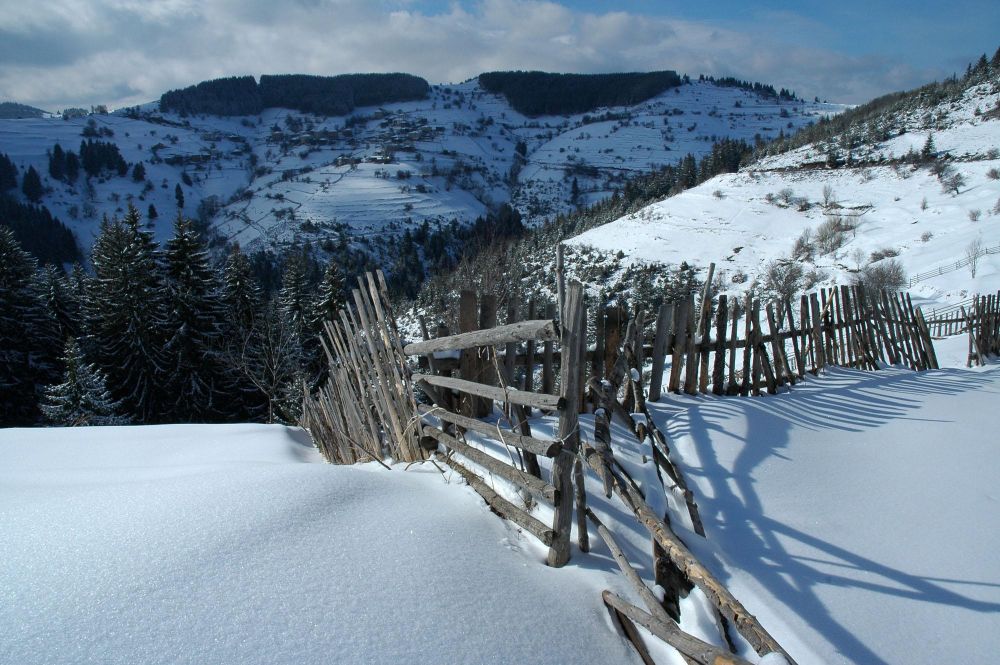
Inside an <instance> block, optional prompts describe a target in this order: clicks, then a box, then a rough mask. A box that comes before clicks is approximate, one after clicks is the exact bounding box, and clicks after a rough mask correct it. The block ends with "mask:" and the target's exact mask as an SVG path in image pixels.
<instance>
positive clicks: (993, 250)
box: [909, 245, 1000, 287]
mask: <svg viewBox="0 0 1000 665" xmlns="http://www.w3.org/2000/svg"><path fill="white" fill-rule="evenodd" d="M998 253H1000V245H997V246H995V247H984V248H983V249H981V250H979V251H978V252H976V253H975V255H973V256H966V257H965V258H964V259H962V260H960V261H955V262H954V263H949V264H947V265H944V266H941V267H940V268H935V269H934V270H928V271H927V272H921V273H917V274H916V275H911V276H910V282H909V286H910V287H912V286H913V285H914V284H918V283H919V282H922V281H924V280H927V279H930V278H931V277H937V276H938V275H944V274H947V273H949V272H954V271H956V270H961V269H962V268H964V267H965V266H967V265H969V264H970V263H972V262H973V261H978V260H979V259H980V258H981V257H983V256H987V255H989V254H998Z"/></svg>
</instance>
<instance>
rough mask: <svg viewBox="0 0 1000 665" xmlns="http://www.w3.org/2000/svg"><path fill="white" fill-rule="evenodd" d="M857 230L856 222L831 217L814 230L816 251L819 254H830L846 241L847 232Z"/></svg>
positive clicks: (839, 217)
mask: <svg viewBox="0 0 1000 665" xmlns="http://www.w3.org/2000/svg"><path fill="white" fill-rule="evenodd" d="M857 228H858V225H857V222H855V221H853V220H849V219H847V218H846V217H842V216H840V215H831V216H830V217H827V219H826V221H825V222H823V223H822V224H820V225H819V227H818V228H817V229H816V249H818V250H819V253H820V254H830V253H831V252H835V251H837V250H838V249H840V248H841V246H843V244H844V243H845V242H846V241H847V232H848V231H853V230H855V229H857Z"/></svg>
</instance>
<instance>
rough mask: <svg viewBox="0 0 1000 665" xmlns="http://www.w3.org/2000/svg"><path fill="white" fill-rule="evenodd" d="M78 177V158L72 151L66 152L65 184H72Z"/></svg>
mask: <svg viewBox="0 0 1000 665" xmlns="http://www.w3.org/2000/svg"><path fill="white" fill-rule="evenodd" d="M79 176H80V158H79V157H77V156H76V153H75V152H73V151H72V150H69V151H67V152H66V182H68V183H70V184H73V183H74V182H76V179H77V178H78V177H79Z"/></svg>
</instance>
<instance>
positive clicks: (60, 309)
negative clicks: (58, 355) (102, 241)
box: [40, 264, 80, 340]
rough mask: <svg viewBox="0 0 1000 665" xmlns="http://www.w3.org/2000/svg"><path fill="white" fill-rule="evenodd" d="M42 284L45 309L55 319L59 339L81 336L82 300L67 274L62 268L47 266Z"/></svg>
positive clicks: (43, 271) (42, 272)
mask: <svg viewBox="0 0 1000 665" xmlns="http://www.w3.org/2000/svg"><path fill="white" fill-rule="evenodd" d="M77 268H79V264H78V265H77ZM40 284H41V296H42V299H43V302H44V304H45V309H46V310H47V311H48V312H49V315H50V316H51V317H52V318H53V321H54V323H55V326H56V329H57V335H58V339H60V340H64V339H67V338H69V337H77V336H78V335H79V334H80V299H79V297H78V295H77V292H76V291H75V289H74V288H73V286H72V285H71V284H70V281H69V280H68V279H67V278H66V274H65V273H64V272H63V271H62V269H60V268H56V267H55V266H52V265H47V266H45V267H44V268H43V269H42V271H41V275H40Z"/></svg>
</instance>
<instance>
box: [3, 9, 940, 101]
mask: <svg viewBox="0 0 1000 665" xmlns="http://www.w3.org/2000/svg"><path fill="white" fill-rule="evenodd" d="M390 5H391V6H390ZM0 17H2V18H0V63H4V64H0V99H15V100H17V101H21V102H24V103H29V104H33V105H36V106H41V107H43V108H48V109H57V108H62V107H65V106H70V105H89V104H97V103H106V104H110V105H112V106H119V105H124V104H134V103H138V102H143V101H148V100H151V99H155V98H157V97H158V96H159V95H160V93H162V92H164V91H165V90H168V89H171V88H176V87H181V86H185V85H190V84H192V83H196V82H198V81H201V80H205V79H208V78H214V77H218V76H227V75H236V74H255V75H259V74H262V73H314V74H336V73H345V72H363V71H404V72H409V73H413V74H417V75H420V76H423V77H425V78H427V79H428V80H429V81H431V82H452V81H459V80H464V79H466V78H469V77H471V76H475V75H476V74H479V73H480V72H483V71H489V70H495V69H541V70H547V71H564V72H608V71H624V70H638V71H643V70H646V71H648V70H653V69H675V70H677V71H679V72H682V73H688V74H691V75H695V76H696V75H698V74H700V73H705V74H713V75H719V76H724V75H732V76H738V77H740V78H744V79H751V80H759V81H762V82H766V83H771V84H773V85H775V86H777V87H787V88H791V89H794V90H796V91H797V92H798V93H799V94H802V95H807V96H810V97H811V96H813V95H819V96H821V97H826V98H829V99H831V100H836V101H864V100H865V99H867V98H870V97H871V96H874V95H876V94H879V93H882V92H887V91H889V90H895V89H899V88H902V87H911V86H914V85H918V84H921V83H923V82H925V81H926V80H929V79H931V78H934V77H936V76H941V75H942V74H943V72H936V71H935V72H931V71H915V70H914V69H913V68H910V67H907V66H906V65H905V64H904V63H901V62H899V61H892V60H889V59H879V58H873V57H856V56H849V55H845V54H842V53H837V52H833V51H828V50H822V49H818V48H809V47H804V46H800V45H791V44H788V43H783V42H781V41H780V39H779V38H777V37H775V36H774V33H775V31H774V30H771V31H769V32H766V33H764V34H762V33H760V32H754V31H752V30H748V31H747V32H737V31H735V30H732V29H728V28H722V27H719V26H717V25H713V24H708V23H698V22H692V21H682V20H675V19H670V18H665V17H650V16H643V15H638V14H633V13H626V12H620V11H612V12H606V13H600V14H598V13H584V12H578V11H574V10H571V9H569V8H568V7H566V6H564V5H561V4H559V3H556V2H541V1H537V0H482V1H481V2H478V3H476V4H474V5H471V6H470V7H468V8H466V7H464V6H462V5H460V4H458V3H455V4H452V5H451V6H450V7H449V8H448V9H447V10H446V11H444V12H443V13H438V14H430V13H426V12H422V11H420V9H419V4H418V3H414V2H394V3H384V2H382V3H377V2H370V1H368V0H299V1H298V2H293V3H286V2H273V1H272V0H245V1H241V0H201V1H198V2H196V1H195V0H165V1H158V2H141V1H140V0H103V1H101V2H84V1H83V0H55V1H53V2H46V3H45V4H44V5H42V4H31V3H18V4H17V6H16V7H13V8H10V11H7V12H6V13H4V12H0ZM769 20H770V21H772V22H773V21H774V20H776V19H775V18H774V17H773V16H772V17H771V18H770V19H769ZM788 20H789V21H792V20H793V19H792V18H789V19H788ZM772 25H773V23H772ZM4 43H6V46H3V44H4Z"/></svg>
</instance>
